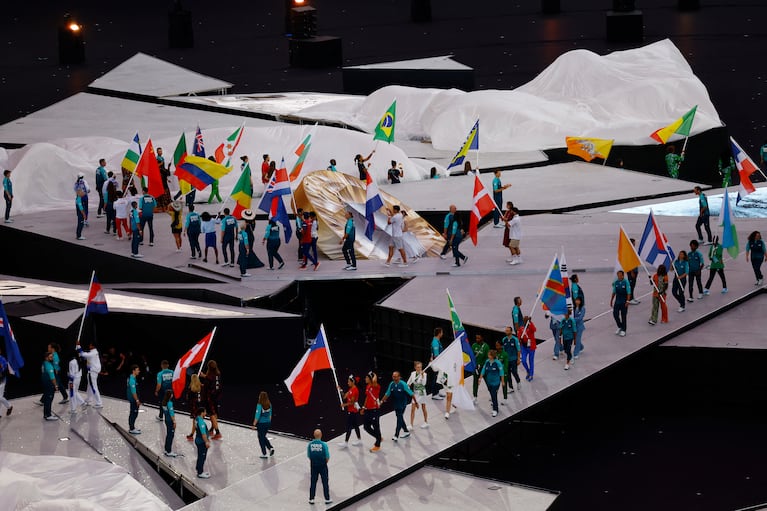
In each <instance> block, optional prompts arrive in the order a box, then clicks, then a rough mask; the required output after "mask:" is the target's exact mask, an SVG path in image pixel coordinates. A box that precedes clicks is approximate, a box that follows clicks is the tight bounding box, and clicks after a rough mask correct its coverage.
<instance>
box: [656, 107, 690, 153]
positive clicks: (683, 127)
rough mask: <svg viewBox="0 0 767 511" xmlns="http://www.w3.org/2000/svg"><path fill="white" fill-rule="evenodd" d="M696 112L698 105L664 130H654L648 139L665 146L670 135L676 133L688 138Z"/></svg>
mask: <svg viewBox="0 0 767 511" xmlns="http://www.w3.org/2000/svg"><path fill="white" fill-rule="evenodd" d="M697 110H698V105H695V106H694V107H692V110H690V111H689V112H687V113H686V114H684V115H683V116H682V117H680V118H679V119H677V120H676V121H674V122H672V123H671V124H669V125H668V126H666V127H665V128H661V129H659V130H656V131H655V132H654V133H652V134H651V135H650V138H652V139H653V140H657V141H658V142H660V143H661V144H665V143H666V142H668V139H670V138H671V135H673V134H675V133H677V134H679V135H684V136H685V137H689V136H690V130H691V129H692V122H693V121H694V120H695V112H696V111H697Z"/></svg>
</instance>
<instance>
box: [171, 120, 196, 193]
mask: <svg viewBox="0 0 767 511" xmlns="http://www.w3.org/2000/svg"><path fill="white" fill-rule="evenodd" d="M186 156H187V154H186V133H183V132H182V133H181V138H179V139H178V143H177V144H176V150H175V151H173V168H174V169H175V170H174V171H173V173H174V174H176V177H177V178H178V186H179V188H180V189H181V193H182V194H183V195H186V194H188V193H189V192H191V191H192V185H190V184H189V182H188V181H186V180H185V179H182V178H181V175H179V172H178V167H179V166H180V165H181V164H182V163H184V160H185V159H186Z"/></svg>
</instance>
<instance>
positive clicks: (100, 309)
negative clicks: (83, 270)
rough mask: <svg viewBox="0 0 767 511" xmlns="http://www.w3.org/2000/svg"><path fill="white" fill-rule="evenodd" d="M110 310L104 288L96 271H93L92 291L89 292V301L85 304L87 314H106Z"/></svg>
mask: <svg viewBox="0 0 767 511" xmlns="http://www.w3.org/2000/svg"><path fill="white" fill-rule="evenodd" d="M108 312H109V309H108V308H107V299H106V296H104V289H102V287H101V284H100V283H99V281H98V280H97V279H96V273H95V272H94V273H93V277H92V278H91V287H90V292H89V293H88V301H87V302H86V304H85V315H86V316H87V315H88V314H106V313H108Z"/></svg>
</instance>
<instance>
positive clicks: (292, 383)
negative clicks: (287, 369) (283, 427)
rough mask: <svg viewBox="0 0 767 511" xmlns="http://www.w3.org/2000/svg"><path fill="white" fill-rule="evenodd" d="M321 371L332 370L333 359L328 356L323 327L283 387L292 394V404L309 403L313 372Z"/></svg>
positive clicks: (328, 351) (328, 348)
mask: <svg viewBox="0 0 767 511" xmlns="http://www.w3.org/2000/svg"><path fill="white" fill-rule="evenodd" d="M321 369H333V370H335V368H334V367H333V359H332V358H331V356H330V347H329V346H328V339H327V336H326V335H325V327H324V326H322V325H320V331H319V332H318V333H317V338H316V339H314V341H313V342H312V344H311V346H309V349H308V350H306V353H304V356H303V357H301V360H299V361H298V365H297V366H296V367H295V368H294V369H293V372H292V373H290V376H288V379H287V380H285V385H286V386H287V387H288V390H289V391H290V393H291V394H293V402H294V403H295V404H296V406H303V405H305V404H307V403H308V402H309V395H310V394H311V393H312V381H313V380H314V371H319V370H321Z"/></svg>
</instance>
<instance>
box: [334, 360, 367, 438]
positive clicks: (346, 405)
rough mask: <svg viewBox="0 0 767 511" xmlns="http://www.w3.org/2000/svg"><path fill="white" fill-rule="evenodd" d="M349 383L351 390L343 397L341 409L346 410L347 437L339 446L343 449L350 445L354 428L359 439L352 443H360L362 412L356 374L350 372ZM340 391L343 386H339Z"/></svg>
mask: <svg viewBox="0 0 767 511" xmlns="http://www.w3.org/2000/svg"><path fill="white" fill-rule="evenodd" d="M346 381H347V383H348V384H349V390H347V391H346V393H345V394H344V397H343V401H344V402H343V404H342V405H341V410H346V439H345V440H344V441H343V442H339V443H338V446H339V447H341V448H342V449H345V448H347V447H349V437H350V436H352V430H354V432H355V433H356V434H357V440H355V441H353V442H352V445H360V440H361V439H362V437H361V436H360V426H359V421H358V420H357V419H358V417H359V414H360V404H359V399H360V391H359V389H358V388H357V384H356V382H355V380H354V375H353V374H350V375H349V378H347V380H346ZM338 391H339V392H342V389H341V387H340V386H339V387H338Z"/></svg>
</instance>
